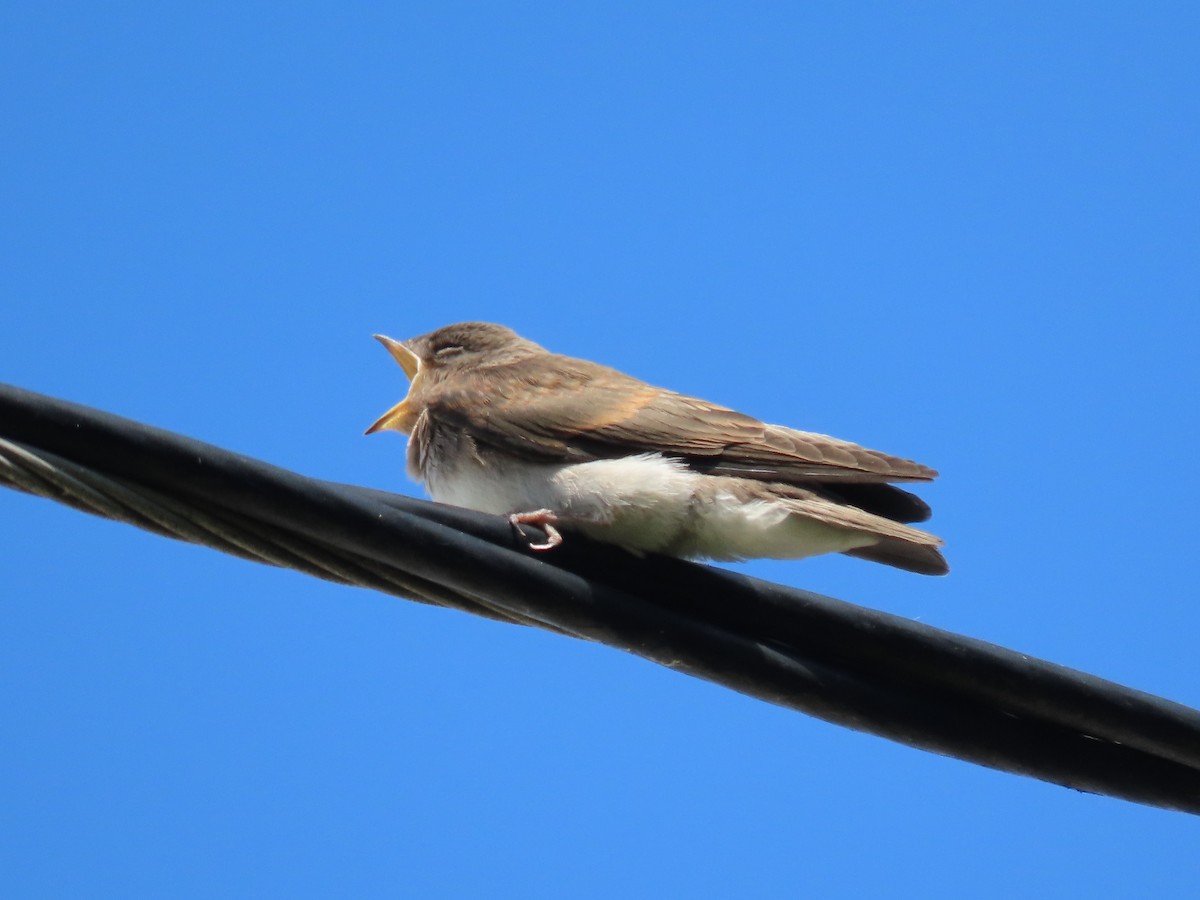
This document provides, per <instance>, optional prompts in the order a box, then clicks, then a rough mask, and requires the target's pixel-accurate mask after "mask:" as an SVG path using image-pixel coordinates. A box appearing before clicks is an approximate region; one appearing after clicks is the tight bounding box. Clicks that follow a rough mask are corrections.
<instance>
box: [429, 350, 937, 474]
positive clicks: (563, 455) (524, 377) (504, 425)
mask: <svg viewBox="0 0 1200 900" xmlns="http://www.w3.org/2000/svg"><path fill="white" fill-rule="evenodd" d="M476 374H477V375H478V376H479V377H477V378H473V379H467V380H464V379H454V380H448V381H447V382H445V383H444V384H443V385H442V386H440V387H439V388H437V389H435V390H433V391H431V392H430V395H429V397H428V404H427V408H428V410H429V412H430V414H431V415H433V416H434V417H435V418H436V419H437V420H438V421H439V422H442V423H445V424H446V425H449V426H451V427H458V428H462V429H464V430H465V431H467V432H468V433H469V434H471V436H472V437H473V438H475V440H477V441H480V442H481V443H484V444H487V445H489V446H491V447H494V448H496V449H500V450H508V451H510V452H511V451H515V452H520V453H524V454H527V455H533V456H538V457H542V458H544V459H547V460H561V461H579V462H582V461H586V460H591V459H607V458H612V457H615V456H625V455H628V454H631V453H650V452H657V453H663V454H666V455H668V456H675V457H680V458H682V459H684V460H685V461H686V462H687V463H688V465H690V466H692V467H694V468H696V469H698V470H701V471H704V472H708V473H712V474H721V475H736V476H739V477H743V478H754V479H759V480H769V481H781V482H796V483H807V482H813V481H823V482H839V483H867V484H882V483H885V482H892V481H929V480H930V479H932V478H934V477H936V475H937V472H935V471H934V470H933V469H930V468H928V467H926V466H922V465H920V464H918V463H915V462H911V461H910V460H906V459H901V458H899V457H896V456H889V455H888V454H885V453H879V452H877V451H874V450H868V449H867V448H865V447H860V446H859V445H857V444H852V443H850V442H848V441H841V440H838V439H837V438H832V437H828V436H827V435H823V434H814V433H810V432H804V431H795V430H793V429H791V428H784V427H782V426H779V425H766V424H764V423H762V422H760V421H759V420H758V419H755V418H752V417H750V416H747V415H743V414H742V413H739V412H736V411H734V410H732V409H729V408H727V407H724V406H718V405H717V404H714V403H709V402H707V401H704V400H699V399H696V398H694V397H688V396H685V395H683V394H676V393H673V392H671V391H665V390H662V389H661V388H656V387H652V386H650V385H648V384H645V383H644V382H642V381H639V380H637V379H636V378H632V377H630V376H628V375H625V374H623V373H621V372H618V371H616V370H615V369H610V368H608V367H606V366H601V365H597V364H595V363H589V362H586V361H584V360H574V359H568V358H566V357H561V356H556V355H553V354H546V355H544V356H541V355H539V356H538V357H536V358H525V359H523V360H521V362H520V365H506V366H490V367H487V368H485V369H480V370H477V372H476Z"/></svg>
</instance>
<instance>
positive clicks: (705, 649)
mask: <svg viewBox="0 0 1200 900" xmlns="http://www.w3.org/2000/svg"><path fill="white" fill-rule="evenodd" d="M0 436H6V437H8V438H9V439H10V440H13V441H15V442H19V443H20V445H21V447H19V448H17V451H18V452H16V453H15V454H14V453H13V452H12V451H11V450H10V451H9V453H8V457H7V458H9V460H10V465H11V466H13V467H14V468H15V467H18V463H15V462H12V459H13V457H14V455H15V456H16V457H19V458H23V459H24V460H25V464H26V465H27V464H28V459H29V457H30V455H31V454H32V456H33V457H40V458H41V460H42V462H41V463H40V464H39V465H41V466H42V467H43V468H42V470H41V477H42V478H43V482H42V483H43V486H44V485H45V480H46V478H47V477H48V476H47V474H46V472H47V470H46V468H45V467H47V466H48V467H49V468H50V469H54V468H58V469H60V470H62V471H64V472H66V473H67V475H68V476H69V477H72V478H74V479H75V480H76V481H79V482H81V483H82V482H85V481H87V482H88V483H89V486H90V489H91V490H93V491H95V490H97V488H96V487H95V484H101V485H106V490H107V491H108V494H109V495H111V494H112V493H114V492H115V493H116V494H117V495H119V496H120V497H121V498H122V503H123V504H124V508H125V509H126V510H132V514H131V515H128V516H123V515H118V516H117V517H118V518H125V519H126V520H127V521H131V522H133V523H135V524H139V525H141V526H142V527H150V528H151V529H152V530H155V531H158V532H159V533H169V534H173V535H177V536H180V537H183V538H184V539H189V540H199V541H200V542H202V543H208V544H210V545H211V546H217V547H218V548H219V549H224V550H226V551H227V552H235V553H238V555H242V556H249V557H250V558H258V559H262V560H264V561H268V562H272V563H274V564H282V565H289V566H291V567H295V568H300V569H301V570H302V571H308V572H309V573H310V574H315V575H317V576H318V577H328V578H331V580H337V581H346V582H351V583H357V584H362V585H364V586H368V587H372V588H374V589H377V590H385V591H387V592H389V593H393V594H398V595H402V596H411V597H413V598H414V599H422V600H424V601H426V602H434V603H440V604H442V605H448V606H454V607H456V608H459V609H464V610H467V611H471V612H475V613H478V614H483V615H490V616H492V617H494V618H495V617H499V618H505V619H509V620H512V621H518V622H524V623H534V624H538V625H541V626H543V627H548V628H551V629H553V630H556V631H560V632H564V633H567V634H571V635H574V636H577V637H582V638H587V639H591V640H597V641H601V642H604V643H608V644H610V645H612V646H615V647H619V648H620V649H624V650H627V651H630V652H634V653H637V654H639V655H641V656H644V657H646V658H649V659H652V660H654V661H656V662H659V663H661V664H663V665H667V666H670V667H671V668H675V669H678V670H681V671H685V672H687V673H689V674H692V675H696V676H698V677H703V678H707V679H709V680H712V681H716V682H719V683H721V684H725V685H727V686H729V687H732V688H734V689H736V690H739V691H742V692H744V693H747V694H751V695H753V696H757V697H760V698H762V699H766V700H769V701H772V702H775V703H779V704H782V705H786V706H790V707H792V708H795V709H799V710H802V711H805V712H808V713H810V714H813V715H816V716H819V717H821V718H824V719H827V720H829V721H833V722H837V723H840V724H843V725H846V726H848V727H852V728H857V729H860V730H864V731H870V732H873V733H875V734H879V735H882V736H885V737H889V738H892V739H894V740H898V741H902V742H904V743H907V744H910V745H913V746H917V747H921V748H924V749H928V750H933V751H935V752H940V753H945V754H948V755H952V756H957V757H960V758H963V759H967V760H971V761H973V762H977V763H980V764H982V765H987V766H991V767H994V768H998V769H1003V770H1007V771H1011V772H1017V773H1021V774H1026V775H1031V776H1033V777H1037V778H1042V779H1044V780H1048V781H1053V782H1056V783H1059V784H1063V785H1067V786H1071V787H1076V788H1079V789H1081V790H1087V791H1092V792H1095V793H1102V794H1110V795H1113V796H1118V797H1124V798H1126V799H1130V800H1134V801H1137V802H1142V803H1148V804H1151V805H1156V806H1163V807H1167V808H1172V809H1179V810H1184V811H1188V812H1193V813H1200V713H1198V712H1197V711H1195V710H1192V709H1189V708H1187V707H1184V706H1181V705H1179V704H1176V703H1172V702H1170V701H1167V700H1163V699H1161V698H1157V697H1153V696H1151V695H1148V694H1144V693H1141V692H1138V691H1133V690H1131V689H1128V688H1124V687H1121V686H1119V685H1116V684H1113V683H1111V682H1107V681H1104V680H1102V679H1099V678H1095V677H1093V676H1089V675H1085V674H1083V673H1080V672H1076V671H1073V670H1070V669H1065V668H1062V667H1060V666H1055V665H1053V664H1050V663H1047V662H1043V661H1040V660H1036V659H1030V658H1028V657H1026V656H1024V655H1021V654H1018V653H1014V652H1013V651H1009V650H1005V649H1003V648H1000V647H996V646H994V645H991V644H986V643H984V642H981V641H976V640H973V639H970V638H965V637H961V636H958V635H953V634H950V633H948V632H944V631H940V630H938V629H934V628H930V627H929V626H924V625H918V624H916V623H913V622H909V621H906V620H903V619H900V618H898V617H895V616H890V615H887V614H885V613H879V612H875V611H871V610H866V609H862V608H860V607H856V606H853V605H851V604H846V603H843V602H841V601H836V600H832V599H830V598H826V597H820V596H819V595H815V594H811V593H808V592H805V591H799V590H795V589H791V588H785V587H782V586H779V585H772V584H768V583H766V582H762V581H759V580H757V579H752V578H748V577H746V576H742V575H739V574H737V573H731V572H726V571H723V570H718V569H713V568H710V567H706V566H699V565H695V564H691V563H686V562H682V561H679V560H671V559H663V558H647V559H636V558H634V557H632V556H630V555H629V554H626V553H624V552H622V551H619V550H616V549H613V548H608V547H604V546H600V545H594V544H590V543H589V542H587V541H585V540H583V539H581V538H578V537H576V536H572V537H573V539H572V540H571V541H569V542H568V543H567V545H566V546H564V547H563V548H560V550H557V551H555V552H553V553H550V554H538V555H536V556H534V555H533V554H531V553H529V551H528V549H527V547H526V542H525V541H523V540H521V539H518V538H517V536H516V535H515V533H514V532H513V530H512V528H511V527H510V526H509V525H508V524H507V522H505V521H504V520H502V519H497V518H496V517H491V516H483V515H480V514H477V513H472V512H470V511H467V510H458V509H454V508H451V507H443V506H438V505H435V504H429V503H425V502H423V501H418V500H412V499H410V498H404V497H399V496H396V495H391V494H386V493H383V492H380V491H374V490H371V489H367V488H359V487H353V486H348V485H337V484H331V483H328V482H321V481H317V480H315V479H309V478H305V477H304V476H301V475H297V474H296V473H293V472H288V471H286V470H283V469H279V468H277V467H274V466H270V465H268V464H266V463H262V462H259V461H256V460H251V459H249V458H247V457H243V456H239V455H237V454H233V453H229V452H228V451H224V450H221V449H219V448H216V447H212V446H209V445H206V444H202V443H200V442H198V441H193V440H191V439H189V438H185V437H182V436H179V435H174V434H170V433H168V432H163V431H159V430H157V429H153V428H150V427H148V426H145V425H141V424H139V423H136V422H131V421H129V420H125V419H121V418H118V417H115V416H111V415H108V414H105V413H101V412H99V411H96V410H91V409H88V408H85V407H80V406H75V405H73V404H68V403H64V402H63V401H58V400H54V399H52V398H48V397H43V396H40V395H37V394H32V393H30V392H27V391H22V390H20V389H17V388H11V387H5V386H0ZM22 454H23V456H22ZM13 470H14V469H13V468H10V469H8V470H7V471H8V472H9V473H10V475H11V473H12V472H13ZM71 470H73V471H71ZM4 471H5V469H4V467H0V478H2V477H4V476H3V472H4ZM89 472H90V473H91V474H90V475H86V476H85V475H84V474H83V473H89ZM89 479H90V480H89ZM96 479H100V481H97V480H96ZM105 479H107V482H105V481H104V480H105ZM9 480H12V478H11V477H10V479H9ZM51 480H52V479H51ZM17 486H21V487H23V488H24V489H30V488H29V485H28V484H25V485H17ZM40 492H41V493H48V494H50V495H51V496H58V497H59V498H60V499H65V502H70V503H72V505H82V508H92V509H95V511H97V512H99V513H100V514H104V515H112V514H113V511H114V510H113V508H108V509H103V508H96V507H94V506H89V505H88V504H87V503H84V502H83V501H81V500H79V498H78V497H74V496H73V497H71V498H70V499H67V498H64V497H62V488H61V487H54V486H51V487H50V488H49V489H48V490H42V491H40ZM102 493H103V492H102ZM138 496H142V497H145V498H150V500H135V499H131V497H138ZM106 502H112V501H111V496H110V500H109V501H106ZM147 502H152V503H153V504H155V506H154V509H155V510H156V512H154V513H153V514H149V513H147V510H146V508H145V506H144V504H145V503H147ZM163 509H167V510H168V513H167V514H164V513H163V512H162V510H163ZM117 511H118V512H119V511H120V510H119V509H118V510H117ZM168 518H169V519H170V521H169V522H167V521H166V519H168ZM180 520H182V522H183V525H182V527H180ZM193 520H194V521H196V522H200V523H201V524H202V525H204V527H202V528H200V529H199V530H197V529H196V528H195V527H194V526H193V525H192V524H188V523H190V522H193ZM214 523H215V524H214ZM221 531H224V532H226V533H225V534H223V535H222V534H218V535H217V536H216V540H209V539H208V538H210V537H212V536H213V534H214V532H221ZM230 533H233V534H235V537H236V540H233V541H232V542H231V541H230V539H229V534H230ZM263 547H266V548H267V549H266V552H260V551H262V549H263ZM363 573H365V577H360V576H361V575H363Z"/></svg>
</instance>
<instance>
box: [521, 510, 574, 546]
mask: <svg viewBox="0 0 1200 900" xmlns="http://www.w3.org/2000/svg"><path fill="white" fill-rule="evenodd" d="M508 521H509V522H511V523H512V527H513V528H514V529H516V531H517V533H518V534H521V526H522V525H535V526H537V527H538V528H540V529H542V531H544V532H545V533H546V540H545V542H544V543H541V544H535V543H533V542H532V541H530V542H529V549H530V550H553V549H554V548H555V547H557V546H558V545H559V544H561V543H562V542H563V538H562V534H560V533H559V530H558V529H557V528H555V527H554V526H555V525H557V524H558V521H559V518H558V516H557V515H556V514H555V513H554V511H553V510H550V509H535V510H533V511H532V512H521V513H513V514H512V515H510V516H509V517H508Z"/></svg>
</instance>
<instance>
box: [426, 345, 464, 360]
mask: <svg viewBox="0 0 1200 900" xmlns="http://www.w3.org/2000/svg"><path fill="white" fill-rule="evenodd" d="M462 352H463V348H462V347H459V346H452V347H443V348H442V349H441V350H438V351H437V352H436V353H434V354H433V358H434V359H436V360H438V362H442V361H444V360H447V359H449V358H450V357H452V356H458V354H460V353H462Z"/></svg>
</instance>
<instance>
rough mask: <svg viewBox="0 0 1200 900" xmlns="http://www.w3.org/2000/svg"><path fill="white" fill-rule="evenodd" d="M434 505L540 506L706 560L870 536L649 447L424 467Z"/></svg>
mask: <svg viewBox="0 0 1200 900" xmlns="http://www.w3.org/2000/svg"><path fill="white" fill-rule="evenodd" d="M426 475H427V477H426V487H427V488H428V490H429V493H430V496H431V497H433V499H434V500H437V501H439V502H441V503H451V504H454V505H455V506H465V507H469V508H471V509H477V510H480V511H481V512H488V513H495V514H498V515H506V514H508V513H514V512H531V511H534V510H540V509H549V510H551V511H553V512H554V513H555V514H556V515H558V516H559V517H560V518H561V519H562V520H563V524H564V525H566V526H568V527H573V528H575V529H577V530H579V531H582V532H584V533H585V534H589V535H591V536H592V537H595V538H597V539H598V540H603V541H607V542H608V543H613V544H619V545H620V546H623V547H627V548H629V549H631V550H637V551H654V552H662V553H670V554H673V555H677V556H690V557H705V558H709V559H726V560H729V559H749V558H755V557H769V558H773V559H802V558H804V557H806V556H815V555H817V554H820V553H839V552H842V551H845V550H853V549H855V548H857V547H867V546H870V545H871V544H874V543H876V541H877V540H878V538H877V536H875V535H872V534H868V533H866V532H862V531H855V530H851V529H848V528H837V527H834V526H831V525H825V524H823V523H820V522H815V521H813V520H812V519H809V518H806V517H804V516H801V515H797V514H795V513H794V512H793V511H792V510H789V509H787V508H786V507H785V506H784V505H783V504H781V503H776V502H772V501H770V500H754V501H751V502H748V503H747V502H740V501H739V500H737V499H736V498H735V497H734V496H733V495H732V494H730V493H724V492H722V491H720V490H717V491H713V490H711V489H707V490H701V489H700V488H701V487H702V480H705V479H707V480H708V482H710V483H711V479H712V476H704V475H700V474H697V473H695V472H691V471H689V470H688V469H687V468H686V467H684V466H683V465H682V464H681V463H679V462H677V461H675V460H670V459H664V458H663V457H661V456H659V455H657V454H646V455H642V456H631V457H625V458H623V459H611V460H597V461H595V462H587V463H577V464H573V465H543V464H530V463H523V462H519V461H517V460H508V461H506V462H505V464H504V466H503V471H497V470H495V469H493V468H490V467H485V466H483V465H482V464H476V463H467V464H462V463H461V462H460V463H459V465H457V466H456V467H455V470H454V471H453V472H447V471H433V472H428V473H426Z"/></svg>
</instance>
